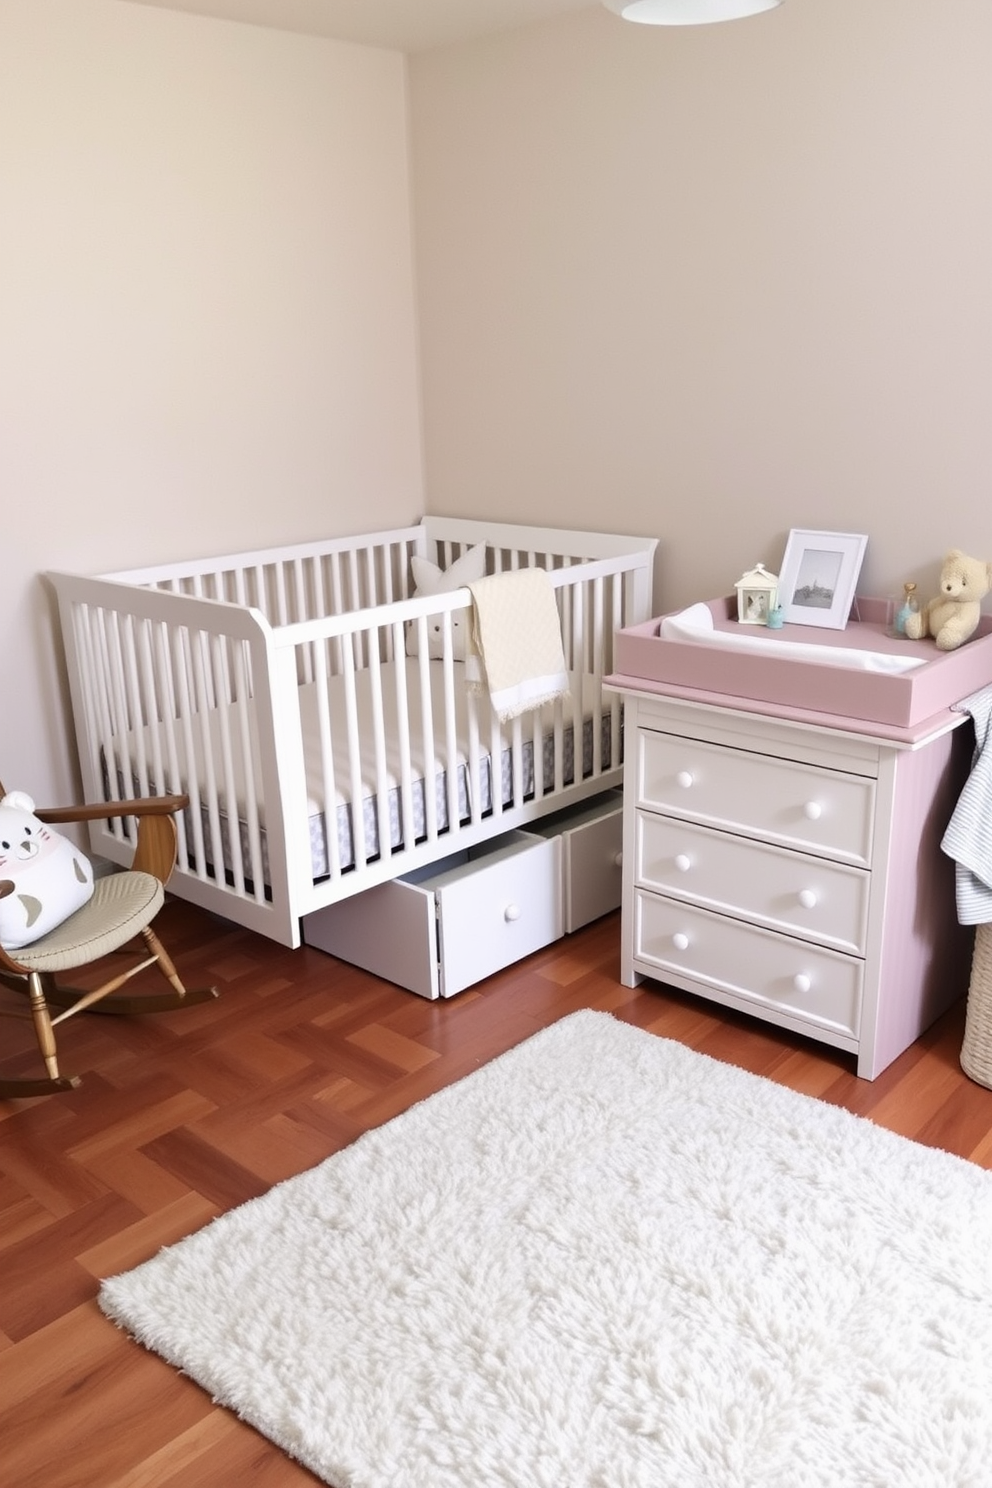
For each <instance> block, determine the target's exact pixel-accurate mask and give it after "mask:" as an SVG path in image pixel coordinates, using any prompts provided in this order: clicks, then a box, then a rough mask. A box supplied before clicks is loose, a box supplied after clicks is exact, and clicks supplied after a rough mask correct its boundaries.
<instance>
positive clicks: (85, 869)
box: [0, 791, 93, 951]
mask: <svg viewBox="0 0 992 1488" xmlns="http://www.w3.org/2000/svg"><path fill="white" fill-rule="evenodd" d="M3 882H8V883H12V884H13V885H14V889H13V892H12V893H10V894H7V895H5V896H4V897H3V898H2V899H0V945H2V946H3V947H4V949H5V950H7V951H15V950H19V949H20V948H21V947H22V946H26V945H31V944H32V943H33V942H34V941H36V940H38V939H40V937H41V936H43V935H47V934H48V932H49V931H50V930H53V929H54V928H55V927H56V926H57V925H60V924H61V923H62V921H63V920H65V919H67V918H68V916H69V915H71V914H74V913H75V911H76V910H77V909H80V908H81V907H82V905H84V904H86V903H87V901H88V900H89V899H90V897H91V895H92V893H93V868H92V865H91V864H90V861H89V859H88V858H87V857H85V856H84V855H83V853H81V852H80V850H79V848H78V847H76V845H75V843H73V842H70V841H69V839H68V837H63V836H61V834H60V833H58V832H56V831H54V830H53V829H52V828H51V827H48V826H46V825H45V823H44V822H43V821H40V820H39V819H38V817H36V816H35V815H34V802H33V801H32V800H31V797H30V796H26V795H25V794H24V792H23V791H11V792H10V793H9V794H8V795H6V796H4V797H3V799H2V800H0V883H3Z"/></svg>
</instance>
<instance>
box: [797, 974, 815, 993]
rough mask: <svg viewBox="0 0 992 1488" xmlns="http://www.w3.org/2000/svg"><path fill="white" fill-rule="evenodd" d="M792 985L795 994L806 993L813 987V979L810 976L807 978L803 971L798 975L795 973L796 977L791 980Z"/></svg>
mask: <svg viewBox="0 0 992 1488" xmlns="http://www.w3.org/2000/svg"><path fill="white" fill-rule="evenodd" d="M792 985H793V986H794V987H795V989H796V991H797V992H808V991H809V989H810V987H812V985H813V978H812V977H811V976H807V975H806V973H805V972H804V971H800V972H799V973H797V975H796V976H794V977H793V978H792Z"/></svg>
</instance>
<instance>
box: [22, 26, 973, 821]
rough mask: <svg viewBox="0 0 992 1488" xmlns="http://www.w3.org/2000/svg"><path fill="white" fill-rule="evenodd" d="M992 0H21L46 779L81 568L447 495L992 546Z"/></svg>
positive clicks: (917, 563) (687, 557) (58, 762)
mask: <svg viewBox="0 0 992 1488" xmlns="http://www.w3.org/2000/svg"><path fill="white" fill-rule="evenodd" d="M990 54H992V6H989V5H988V0H955V5H954V6H953V8H952V11H948V10H947V9H946V8H945V9H941V8H939V7H935V6H934V5H933V4H932V0H871V3H865V0H829V3H825V0H788V3H787V4H785V5H783V6H782V8H781V9H780V10H777V11H775V12H772V13H770V14H768V15H765V16H760V17H757V18H754V19H752V20H748V21H741V22H736V23H733V24H730V25H726V26H708V27H701V28H699V29H686V30H677V31H665V30H654V29H651V28H646V27H637V26H629V25H625V24H623V23H622V22H620V21H619V20H617V18H616V17H614V16H612V15H610V14H608V13H607V12H606V11H605V10H602V9H601V8H600V7H599V6H596V5H593V6H591V7H590V8H589V9H588V10H586V11H583V12H579V13H576V14H574V15H570V16H566V17H564V18H561V19H559V20H555V21H552V22H549V23H547V24H544V25H540V26H535V27H530V28H525V29H521V30H518V31H513V32H508V33H505V34H504V35H501V36H497V37H494V38H491V39H488V40H486V41H484V42H479V43H473V44H465V45H458V46H452V47H448V48H445V49H443V50H439V51H437V52H435V53H430V54H425V55H421V56H418V57H417V58H415V59H413V60H412V61H411V62H410V64H409V67H410V117H409V128H408V121H407V114H406V109H407V91H406V90H407V81H406V64H405V63H404V61H403V59H402V58H401V57H400V56H399V55H398V54H396V53H392V52H386V51H379V50H375V49H369V48H360V47H352V46H348V45H345V44H339V43H334V42H327V41H322V40H318V39H315V38H308V37H303V36H296V35H290V34H286V33H279V32H274V31H266V30H262V29H260V28H255V27H251V26H239V25H234V24H230V23H226V22H222V21H214V20H205V19H202V18H197V17H193V16H187V15H180V14H175V13H170V12H168V11H163V10H159V9H157V8H150V7H145V6H138V5H128V4H122V3H119V0H0V264H2V272H0V492H2V502H3V513H4V518H5V536H6V545H5V554H4V558H5V562H4V582H3V584H2V585H0V633H2V635H3V646H2V649H0V686H2V689H3V691H2V696H3V698H4V705H3V715H2V716H3V749H2V751H0V771H2V775H3V778H4V779H5V781H6V783H7V784H8V786H14V785H17V786H21V787H26V788H30V789H32V790H34V792H35V794H36V795H37V796H38V797H39V798H44V799H51V798H53V797H62V796H64V795H66V794H67V793H68V792H70V791H71V790H72V788H73V784H74V769H73V757H74V756H73V747H72V744H71V739H70V734H69V727H68V721H67V718H66V715H65V708H64V702H63V696H64V694H63V684H64V679H63V678H62V676H61V672H60V668H61V660H60V650H59V643H58V638H57V636H56V634H55V632H54V629H53V624H52V610H51V604H50V599H49V597H48V595H47V592H46V589H45V586H44V584H43V582H42V580H41V579H40V578H39V574H41V573H42V572H43V571H44V570H45V569H47V568H52V567H67V568H75V569H80V570H88V571H95V570H105V569H108V568H112V567H116V566H123V565H131V564H138V563H140V562H142V561H143V560H146V559H147V560H153V559H158V558H167V557H170V556H174V557H178V556H182V555H184V554H188V553H190V552H192V551H197V552H218V551H224V550H229V549H232V548H243V547H249V546H256V545H264V544H267V543H272V542H282V541H287V542H288V541H293V540H296V539H303V538H308V537H312V536H315V535H317V534H319V533H323V532H329V531H336V532H341V531H347V530H355V529H356V528H359V527H361V528H364V527H368V526H373V525H385V524H389V523H392V522H395V521H405V520H407V519H408V518H409V517H411V516H412V515H414V514H415V513H416V512H417V511H419V510H420V509H421V508H422V505H423V504H424V495H423V490H424V476H423V474H422V452H421V423H420V418H421V410H420V405H419V401H418V398H419V390H418V360H417V357H418V347H417V331H416V324H415V320H416V316H415V297H414V291H413V285H412V269H411V263H412V258H413V254H412V249H411V242H410V223H411V219H410V210H409V208H410V182H409V181H408V166H407V154H408V148H409V150H410V152H411V155H412V161H413V170H412V196H413V203H414V209H415V210H414V218H413V221H414V228H415V246H416V258H417V263H418V282H417V296H416V311H417V313H418V314H419V317H420V322H421V329H420V335H421V342H422V344H421V347H420V361H419V375H420V378H421V380H422V384H423V397H424V405H425V412H424V416H423V439H424V455H423V461H424V468H425V469H426V493H427V494H426V503H427V504H428V505H429V506H430V508H431V509H432V510H436V511H456V510H459V511H464V512H466V513H468V514H476V515H480V516H489V515H507V516H510V517H517V518H520V519H523V520H532V521H540V522H560V523H567V524H569V525H574V526H603V527H609V528H611V529H614V528H615V529H619V530H625V531H630V532H638V533H648V534H650V535H656V536H660V537H661V538H662V542H663V546H662V549H661V554H660V558H659V584H660V588H659V603H664V604H666V605H672V604H678V603H681V602H683V601H686V600H689V599H694V598H698V597H700V596H702V595H710V594H714V593H716V592H718V591H720V590H724V589H726V588H727V587H729V585H730V584H731V583H732V582H733V579H734V578H735V577H736V576H737V574H738V573H739V572H740V571H741V570H742V569H743V568H744V567H746V566H750V565H751V564H752V563H753V562H754V561H755V560H757V559H762V560H764V561H766V562H768V563H771V564H776V563H777V562H778V561H779V560H780V558H781V554H782V549H783V546H784V542H785V537H786V534H787V531H788V529H789V528H790V527H791V526H808V527H824V528H832V529H839V530H857V531H866V532H868V533H869V535H870V539H871V541H870V544H869V553H868V560H867V564H866V568H865V575H864V583H863V585H862V590H863V592H868V591H875V592H888V591H889V590H890V589H892V588H894V587H897V586H898V585H900V584H901V582H902V579H903V578H904V577H909V576H916V577H918V578H919V579H920V580H921V581H922V582H923V583H924V584H925V585H926V584H929V583H931V582H932V580H933V577H934V574H935V571H936V562H937V559H938V557H939V554H940V553H941V551H942V550H943V549H944V548H945V547H946V546H949V545H951V544H958V545H960V546H962V547H965V548H967V549H969V550H971V551H973V552H975V553H977V554H980V555H982V556H985V557H989V558H992V520H990V516H989V512H990V502H989V494H990V479H992V458H990V456H992V419H990V417H989V410H990V407H992V273H990V272H989V265H990V264H992V190H990V185H989V183H990V181H992V91H990V90H989V89H988V87H987V66H986V63H987V58H988V56H989V55H990Z"/></svg>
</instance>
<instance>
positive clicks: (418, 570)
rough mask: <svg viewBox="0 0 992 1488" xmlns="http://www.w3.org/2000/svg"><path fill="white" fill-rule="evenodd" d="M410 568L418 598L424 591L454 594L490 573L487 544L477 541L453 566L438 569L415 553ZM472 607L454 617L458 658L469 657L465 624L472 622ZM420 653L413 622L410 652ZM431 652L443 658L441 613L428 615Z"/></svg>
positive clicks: (454, 646)
mask: <svg viewBox="0 0 992 1488" xmlns="http://www.w3.org/2000/svg"><path fill="white" fill-rule="evenodd" d="M410 567H411V569H412V570H413V581H414V583H415V584H416V586H417V587H416V589H415V590H414V598H417V597H418V596H419V595H422V594H450V593H452V591H453V590H455V589H462V588H464V586H465V585H466V584H471V583H474V582H475V580H476V579H481V578H482V577H483V576H484V575H485V572H486V545H485V543H477V544H476V546H475V547H474V548H469V549H468V551H467V552H465V553H462V555H461V557H460V558H456V559H455V561H454V563H452V564H451V566H450V568H438V566H437V564H436V563H432V562H431V561H430V559H429V558H422V557H421V556H420V554H419V553H414V555H413V557H412V558H411V559H410ZM470 615H471V611H470V610H462V611H461V613H460V614H452V616H451V647H452V653H453V655H454V658H455V661H464V660H465V632H464V630H463V627H464V626H466V625H468V623H469V616H470ZM419 653H420V642H419V638H418V633H417V625H416V623H413V624H411V625H410V628H409V630H408V631H407V637H406V654H407V656H417V655H419ZM427 654H428V656H430V657H432V658H433V659H434V660H439V659H440V658H441V657H442V656H443V655H444V634H443V631H442V629H441V616H440V615H428V617H427Z"/></svg>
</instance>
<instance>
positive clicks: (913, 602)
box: [892, 584, 920, 636]
mask: <svg viewBox="0 0 992 1488" xmlns="http://www.w3.org/2000/svg"><path fill="white" fill-rule="evenodd" d="M902 588H903V601H902V604H901V605H900V606H899V609H898V610H897V611H896V618H895V620H894V622H893V625H892V630H893V633H894V634H895V635H897V636H904V635H905V634H906V621H907V620H908V619H909V617H910V615H918V614H919V611H920V602H919V600H918V599H917V597H916V585H915V584H903V586H902Z"/></svg>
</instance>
